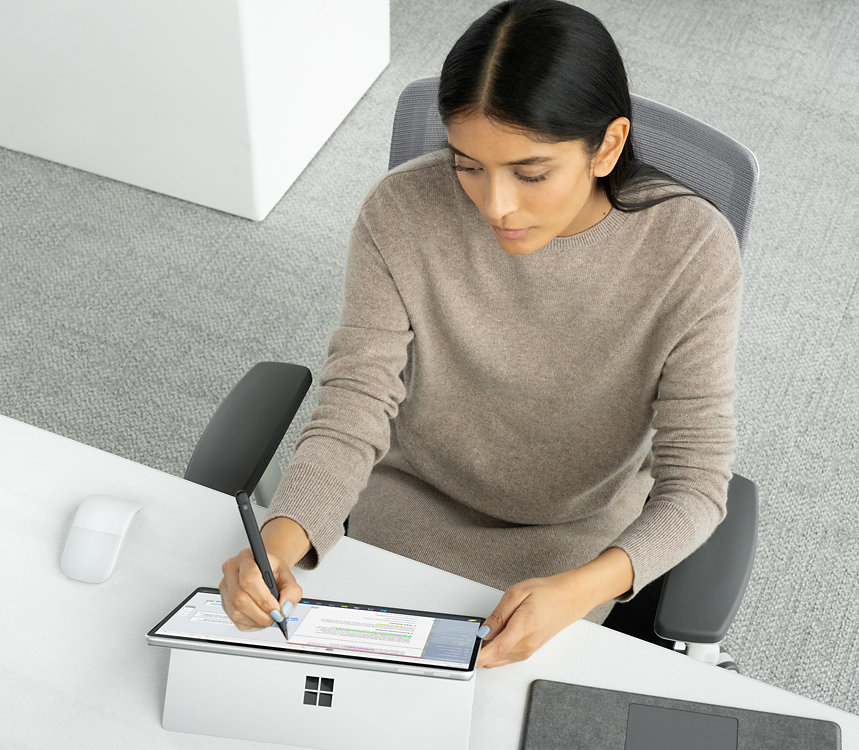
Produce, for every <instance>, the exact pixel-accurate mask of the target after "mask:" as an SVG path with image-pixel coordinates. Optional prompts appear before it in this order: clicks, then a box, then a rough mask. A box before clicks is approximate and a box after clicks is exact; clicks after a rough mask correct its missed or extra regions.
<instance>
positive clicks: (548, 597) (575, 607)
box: [477, 547, 633, 667]
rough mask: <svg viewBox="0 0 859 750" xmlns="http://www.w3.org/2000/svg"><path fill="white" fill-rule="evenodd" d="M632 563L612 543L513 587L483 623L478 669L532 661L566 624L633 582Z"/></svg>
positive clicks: (620, 592)
mask: <svg viewBox="0 0 859 750" xmlns="http://www.w3.org/2000/svg"><path fill="white" fill-rule="evenodd" d="M632 577H633V572H632V565H631V563H630V560H629V557H628V556H627V554H626V553H625V552H623V551H622V550H620V549H618V548H616V547H612V548H610V549H608V550H606V551H605V552H603V553H602V554H601V555H600V556H599V557H597V558H596V559H595V560H593V561H591V562H590V563H588V564H586V565H584V566H582V567H581V568H574V569H573V570H567V571H564V572H563V573H558V574H557V575H553V576H549V577H547V578H529V579H528V580H527V581H522V582H521V583H517V584H515V585H513V586H511V587H510V588H509V589H507V591H505V592H504V595H503V596H502V597H501V601H500V602H498V606H497V607H496V608H495V609H494V610H493V612H492V614H491V615H489V617H487V618H486V622H485V623H484V624H485V625H486V626H488V627H489V633H488V634H487V635H486V637H485V638H484V640H485V641H486V642H485V643H484V645H483V647H482V648H481V651H480V656H479V657H478V659H477V666H478V667H500V666H502V665H504V664H511V663H513V662H515V661H522V660H523V659H527V658H528V657H529V656H531V654H533V653H534V652H535V651H536V650H537V649H538V648H540V647H541V646H542V645H543V644H544V643H546V641H548V640H549V639H550V638H552V637H554V636H555V635H557V634H558V633H560V632H561V631H562V630H563V629H564V628H565V627H567V625H570V624H572V623H573V622H575V621H576V620H580V619H581V618H582V617H584V616H585V615H586V614H588V612H590V611H591V610H592V609H593V608H594V607H596V606H598V605H600V604H602V603H603V602H607V601H609V599H613V598H614V597H616V596H620V595H621V594H622V593H624V592H625V591H626V590H628V589H629V588H630V586H632Z"/></svg>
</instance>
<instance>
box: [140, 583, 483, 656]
mask: <svg viewBox="0 0 859 750" xmlns="http://www.w3.org/2000/svg"><path fill="white" fill-rule="evenodd" d="M483 619H484V618H482V617H469V616H467V615H450V614H442V613H438V612H421V611H417V610H409V609H397V608H395V607H378V606H371V605H366V604H349V603H346V602H332V601H327V600H323V599H312V598H304V599H302V600H301V601H300V602H299V603H298V604H297V605H296V606H295V607H294V608H293V610H292V612H291V613H290V616H289V619H288V629H289V642H288V643H287V641H286V640H285V639H284V636H283V633H282V632H281V630H280V629H279V628H278V627H277V626H276V625H272V626H270V627H268V628H263V629H262V630H254V631H250V632H245V631H241V630H239V629H238V628H237V627H236V626H235V625H234V624H233V622H232V620H230V618H229V616H228V615H227V613H226V612H224V609H223V607H222V606H221V594H220V592H219V591H218V589H213V588H200V589H197V590H196V591H195V592H193V593H192V594H191V595H190V596H188V597H187V598H186V599H185V601H183V602H182V603H181V604H180V605H179V606H178V607H176V609H174V610H173V611H172V612H171V613H170V614H169V615H167V617H165V618H164V619H163V620H162V621H161V622H160V623H159V624H158V625H156V626H155V627H154V628H153V629H152V630H151V631H150V632H149V636H150V637H151V636H158V637H160V638H166V639H176V640H177V641H183V640H184V641H196V642H200V641H204V642H209V643H212V644H228V645H235V646H246V647H249V648H253V649H268V650H272V651H294V652H297V653H305V654H317V655H325V656H343V657H347V658H354V659H369V660H373V661H381V662H390V663H395V664H415V665H421V666H425V667H429V668H432V669H450V670H456V671H463V672H468V671H471V670H473V669H474V664H475V662H476V660H477V652H478V650H479V646H480V641H479V640H478V639H477V629H478V628H479V627H480V626H481V625H482V624H483ZM180 645H181V644H180V643H178V642H177V646H180Z"/></svg>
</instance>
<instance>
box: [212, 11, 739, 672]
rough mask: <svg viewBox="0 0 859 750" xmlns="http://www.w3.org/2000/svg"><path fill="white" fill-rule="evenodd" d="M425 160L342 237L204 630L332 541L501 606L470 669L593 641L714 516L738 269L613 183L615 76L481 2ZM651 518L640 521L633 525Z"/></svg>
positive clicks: (714, 235)
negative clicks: (266, 467)
mask: <svg viewBox="0 0 859 750" xmlns="http://www.w3.org/2000/svg"><path fill="white" fill-rule="evenodd" d="M438 100H439V110H440V112H441V115H442V119H443V120H444V122H445V124H446V126H447V128H448V147H446V148H445V149H442V150H440V151H436V152H434V153H431V154H428V155H425V156H423V157H420V158H418V159H414V160H412V161H410V162H408V163H406V164H404V165H402V166H400V167H399V168H397V169H395V170H393V171H392V172H391V173H389V174H388V175H386V176H385V177H384V178H383V179H382V180H381V181H380V182H379V183H378V184H377V185H376V186H375V187H374V189H373V190H372V191H371V192H370V194H369V196H368V198H367V199H366V201H365V203H364V205H363V208H362V210H361V212H360V215H359V217H358V221H357V223H356V226H355V229H354V231H353V235H352V242H351V248H350V254H349V259H348V263H347V273H346V295H345V303H344V309H343V314H342V319H341V323H340V326H339V327H338V328H337V329H336V330H335V332H334V334H333V336H332V339H331V344H330V349H329V358H328V360H327V362H326V364H325V366H324V368H323V370H322V373H321V377H320V387H319V393H318V398H319V405H318V407H317V409H316V410H315V411H314V414H313V417H312V420H311V422H310V423H309V424H308V425H307V426H306V427H305V428H304V430H303V432H302V434H301V437H300V439H299V441H298V444H297V447H296V451H295V455H294V457H293V460H292V461H291V463H290V466H289V467H288V469H287V471H286V473H285V475H284V479H283V481H282V483H281V485H280V487H279V489H278V492H277V495H276V497H275V499H274V501H273V502H272V506H271V509H270V511H269V516H268V521H267V523H266V525H265V527H264V529H263V537H264V539H265V542H266V547H267V549H268V551H269V554H270V556H271V557H272V567H273V568H274V571H275V574H276V576H277V579H278V586H279V590H280V592H281V602H279V603H278V602H275V601H274V598H273V597H272V596H271V595H270V594H269V593H268V591H267V589H266V588H265V586H264V584H263V583H262V580H261V579H260V577H259V573H258V571H257V570H256V568H255V566H254V564H253V561H252V558H251V557H250V553H249V551H247V550H245V551H243V552H241V553H239V554H238V555H237V556H236V557H234V558H231V559H230V560H228V561H227V562H226V563H225V564H224V580H223V581H222V582H221V590H222V592H223V593H224V603H225V608H226V609H227V612H228V613H229V614H230V616H231V617H232V618H233V620H234V621H235V622H236V623H237V625H239V626H240V627H242V628H254V627H262V626H266V625H269V624H271V622H272V617H280V616H281V615H280V611H279V607H280V605H283V607H284V609H285V610H286V611H288V610H289V609H290V608H291V606H292V603H294V602H296V601H297V600H298V598H299V597H300V596H301V591H300V588H299V587H298V585H297V584H296V583H295V580H294V578H293V577H292V575H291V573H290V569H291V568H292V566H293V565H296V564H298V565H302V566H305V567H313V566H314V565H316V564H317V562H318V560H319V559H320V557H321V556H322V555H324V553H325V552H326V551H327V550H328V549H330V548H331V546H332V545H333V544H334V543H335V542H336V541H337V540H338V538H339V537H340V535H341V534H342V528H343V527H342V524H343V521H344V519H346V517H347V515H348V516H349V534H350V536H354V537H356V538H358V539H361V540H363V541H366V542H368V543H371V544H374V545H377V546H380V547H383V548H386V549H389V550H392V551H394V552H397V553H399V554H402V555H406V556H408V557H412V558H414V559H417V560H420V561H423V562H426V563H429V564H431V565H435V566H437V567H440V568H443V569H446V570H449V571H451V572H454V573H457V574H459V575H463V576H465V577H468V578H471V579H474V580H478V581H481V582H483V583H486V584H488V585H491V586H495V587H498V588H501V589H505V594H504V596H503V598H502V599H501V601H500V602H499V605H498V607H497V608H496V609H495V611H494V612H493V613H492V615H491V616H490V617H489V618H488V619H487V621H486V626H487V628H488V631H489V635H488V637H487V643H486V644H485V645H484V648H483V649H482V652H481V656H480V661H479V663H478V665H479V666H486V667H492V666H498V665H502V664H507V663H509V662H512V661H517V660H520V659H524V658H527V657H528V656H529V655H530V654H531V653H533V652H534V651H535V650H536V649H537V648H539V647H540V646H541V645H542V644H543V643H545V642H546V641H547V640H549V639H550V638H551V637H552V636H554V635H555V634H556V633H558V632H559V631H560V630H561V629H563V628H564V627H566V626H567V625H569V624H570V623H572V622H574V621H575V620H577V619H580V618H584V617H586V618H588V619H590V620H592V621H595V622H602V621H603V620H604V619H605V617H606V615H607V614H608V612H609V610H610V609H611V606H612V605H613V603H614V602H615V601H617V600H621V601H623V600H628V599H630V598H631V597H633V596H634V595H635V594H636V593H638V592H639V591H640V590H641V588H642V587H644V586H645V585H646V584H647V583H649V582H650V581H652V580H654V579H655V578H656V577H658V576H659V575H661V574H662V573H663V572H665V571H666V570H668V569H670V568H671V567H673V566H674V565H675V564H677V563H678V562H679V561H680V560H681V559H683V558H684V557H686V556H687V555H688V554H689V553H691V552H692V551H693V550H694V549H695V548H696V547H698V546H699V545H700V544H701V543H703V542H704V541H705V539H706V538H707V537H708V536H709V535H710V533H711V532H712V530H713V529H714V528H715V526H716V525H717V524H718V523H719V521H720V520H721V519H722V517H723V516H724V512H725V499H726V492H727V483H728V480H729V478H730V463H731V460H732V452H733V450H734V445H735V422H734V419H733V401H734V355H735V348H736V334H737V325H738V318H739V308H740V291H741V277H740V268H739V253H738V250H737V242H736V238H735V236H734V233H733V230H732V229H731V227H730V224H729V223H728V222H727V220H725V219H724V217H722V216H721V215H720V214H719V213H718V211H717V210H716V209H715V208H714V207H713V206H712V205H711V204H709V203H708V202H707V201H705V200H703V199H702V198H700V197H696V196H695V195H694V194H693V193H692V191H690V190H688V189H685V188H683V187H682V186H679V185H678V184H677V183H674V182H673V181H671V180H670V178H665V177H664V176H661V175H660V173H658V172H656V171H655V170H653V169H651V168H647V167H645V166H644V165H642V164H640V163H639V162H637V161H636V160H635V157H634V154H633V150H632V144H631V140H630V137H629V136H630V129H631V122H630V117H631V110H630V101H629V92H628V88H627V81H626V75H625V72H624V67H623V63H622V61H621V59H620V56H619V53H618V51H617V48H616V46H615V44H614V42H613V40H612V39H611V36H610V35H609V34H608V32H607V31H606V29H605V28H604V27H603V25H602V24H601V23H600V22H599V20H598V19H596V18H595V17H594V16H592V15H591V14H589V13H587V12H585V11H583V10H581V9H579V8H576V7H574V6H571V5H567V4H566V3H563V2H557V1H555V0H514V1H513V2H505V3H501V4H499V5H497V6H495V7H494V8H492V9H491V10H489V11H488V12H487V13H486V14H485V15H483V16H482V17H481V18H479V19H478V20H477V21H475V22H474V23H473V24H472V25H471V27H470V28H469V29H468V30H467V31H466V32H465V34H464V35H463V36H462V37H461V38H460V39H459V40H458V41H457V43H456V44H455V45H454V47H453V49H452V50H451V52H450V54H449V55H448V57H447V59H446V60H445V63H444V66H443V68H442V72H441V78H440V85H439V97H438ZM648 495H649V496H650V500H649V502H647V504H646V505H644V503H645V500H646V499H647V498H648Z"/></svg>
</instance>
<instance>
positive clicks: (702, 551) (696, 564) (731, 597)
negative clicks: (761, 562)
mask: <svg viewBox="0 0 859 750" xmlns="http://www.w3.org/2000/svg"><path fill="white" fill-rule="evenodd" d="M757 538H758V491H757V487H756V486H755V484H754V482H752V481H750V480H749V479H746V478H745V477H741V476H739V475H738V474H734V476H733V477H732V478H731V481H730V482H729V484H728V500H727V515H726V516H725V518H724V520H723V521H722V523H720V524H719V526H717V527H716V530H715V531H714V532H713V535H712V536H711V537H710V538H709V539H708V540H707V541H706V542H705V543H704V544H703V545H702V546H701V547H700V548H698V549H697V550H695V552H693V553H692V554H691V555H690V556H689V557H687V558H686V559H685V560H683V561H682V562H681V563H680V564H679V565H677V566H675V567H674V568H672V569H671V570H670V571H669V572H668V574H667V575H666V577H665V584H664V586H663V588H662V595H661V597H660V600H659V606H658V607H657V610H656V620H655V622H654V630H655V631H656V633H657V635H659V636H660V637H662V638H666V639H668V640H672V641H684V642H687V643H718V642H719V641H721V640H722V639H723V638H724V637H725V633H727V632H728V628H729V627H730V626H731V623H732V622H733V620H734V617H735V616H736V614H737V610H738V609H739V608H740V603H741V602H742V600H743V595H744V594H745V592H746V586H747V585H748V583H749V578H750V577H751V575H752V564H753V563H754V559H755V547H756V546H757Z"/></svg>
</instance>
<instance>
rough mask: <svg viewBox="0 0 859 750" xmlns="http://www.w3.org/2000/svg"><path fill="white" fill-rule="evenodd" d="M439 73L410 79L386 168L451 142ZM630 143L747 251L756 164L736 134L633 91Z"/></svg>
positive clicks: (399, 104) (755, 185)
mask: <svg viewBox="0 0 859 750" xmlns="http://www.w3.org/2000/svg"><path fill="white" fill-rule="evenodd" d="M437 94H438V76H433V77H431V78H421V79H419V80H417V81H412V82H411V83H410V84H409V85H408V86H406V88H405V89H403V92H402V94H400V99H399V101H398V102H397V111H396V113H395V114H394V128H393V134H392V137H391V153H390V159H389V161H388V169H393V168H394V167H396V166H397V165H399V164H402V163H403V162H405V161H408V160H409V159H414V158H415V157H416V156H420V155H421V154H425V153H428V152H430V151H435V150H436V149H439V148H441V147H442V146H444V145H445V144H446V143H447V130H446V129H445V127H444V125H443V124H442V122H441V117H440V116H439V113H438V105H437V101H436V97H437ZM631 99H632V143H633V146H634V147H635V154H636V156H637V157H638V158H639V159H641V160H642V161H644V162H647V163H648V164H651V165H653V166H654V167H656V168H657V169H661V170H662V171H663V172H666V173H667V174H669V175H671V176H672V177H673V178H674V179H676V180H679V181H680V182H682V183H683V184H685V185H688V186H689V187H690V188H692V189H693V190H695V191H697V192H698V193H700V194H701V195H703V196H704V197H705V198H708V199H710V200H711V201H713V203H715V204H716V205H717V206H718V207H719V210H720V211H721V212H722V213H723V214H724V215H725V216H726V217H727V219H728V220H729V221H730V222H731V224H732V225H733V227H734V231H735V232H736V234H737V240H738V242H739V246H740V254H741V255H742V254H743V253H745V248H746V241H747V240H748V236H749V226H750V224H751V219H752V212H753V211H754V207H755V193H756V191H757V184H758V162H757V159H755V155H754V154H753V153H752V152H751V151H750V150H749V149H747V148H746V147H745V146H743V145H742V144H741V143H739V142H737V141H735V140H734V139H733V138H730V137H729V136H727V135H725V134H724V133H722V132H720V131H719V130H716V128H713V127H710V126H709V125H707V124H706V123H703V122H701V121H700V120H696V119H695V118H694V117H690V116H689V115H685V114H683V113H682V112H679V111H677V110H676V109H672V108H671V107H666V106H665V105H664V104H659V103H658V102H654V101H652V100H650V99H645V98H644V97H641V96H636V95H635V94H632V95H631Z"/></svg>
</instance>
